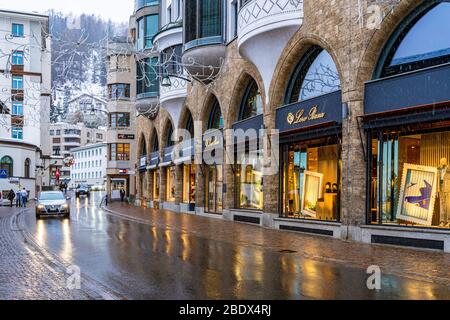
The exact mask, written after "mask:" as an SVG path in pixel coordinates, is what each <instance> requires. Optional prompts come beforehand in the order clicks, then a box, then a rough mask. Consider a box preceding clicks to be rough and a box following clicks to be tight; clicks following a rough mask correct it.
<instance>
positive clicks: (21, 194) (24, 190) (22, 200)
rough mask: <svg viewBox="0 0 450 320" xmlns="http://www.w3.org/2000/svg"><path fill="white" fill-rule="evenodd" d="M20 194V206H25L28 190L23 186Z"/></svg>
mask: <svg viewBox="0 0 450 320" xmlns="http://www.w3.org/2000/svg"><path fill="white" fill-rule="evenodd" d="M20 196H21V202H22V207H24V208H26V207H27V198H28V192H27V190H26V189H25V188H23V189H22V191H21V192H20Z"/></svg>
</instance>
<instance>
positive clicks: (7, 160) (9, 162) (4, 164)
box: [0, 156, 14, 177]
mask: <svg viewBox="0 0 450 320" xmlns="http://www.w3.org/2000/svg"><path fill="white" fill-rule="evenodd" d="M13 165H14V162H13V159H12V158H11V157H10V156H4V157H3V158H2V159H1V160H0V170H6V174H7V176H8V177H13V176H14V169H13Z"/></svg>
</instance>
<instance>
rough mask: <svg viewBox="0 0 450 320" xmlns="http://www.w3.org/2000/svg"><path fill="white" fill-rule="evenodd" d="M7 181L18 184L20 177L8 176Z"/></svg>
mask: <svg viewBox="0 0 450 320" xmlns="http://www.w3.org/2000/svg"><path fill="white" fill-rule="evenodd" d="M9 183H11V184H20V179H19V178H9Z"/></svg>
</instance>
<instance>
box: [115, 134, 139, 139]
mask: <svg viewBox="0 0 450 320" xmlns="http://www.w3.org/2000/svg"><path fill="white" fill-rule="evenodd" d="M134 137H135V136H134V134H123V133H119V134H118V135H117V138H118V139H120V140H134Z"/></svg>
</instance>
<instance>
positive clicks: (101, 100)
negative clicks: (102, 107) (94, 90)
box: [69, 93, 108, 104]
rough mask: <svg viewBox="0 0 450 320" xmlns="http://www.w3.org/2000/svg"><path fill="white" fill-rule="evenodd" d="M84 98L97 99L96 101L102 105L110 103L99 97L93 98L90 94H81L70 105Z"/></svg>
mask: <svg viewBox="0 0 450 320" xmlns="http://www.w3.org/2000/svg"><path fill="white" fill-rule="evenodd" d="M83 97H89V98H92V99H95V100H97V101H100V102H101V103H104V104H107V103H108V102H107V101H106V100H103V99H102V98H98V97H96V96H93V95H92V94H89V93H83V94H80V95H79V96H76V97H75V98H73V99H72V100H70V101H69V103H72V102H74V101H76V100H79V99H81V98H83Z"/></svg>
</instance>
